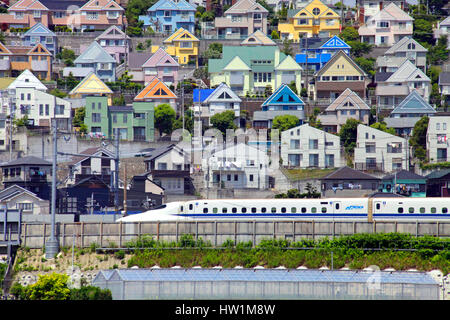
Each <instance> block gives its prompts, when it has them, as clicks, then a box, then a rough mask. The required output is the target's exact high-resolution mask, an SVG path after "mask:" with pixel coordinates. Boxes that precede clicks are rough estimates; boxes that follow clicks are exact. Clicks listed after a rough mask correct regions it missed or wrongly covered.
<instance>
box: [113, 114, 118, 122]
mask: <svg viewBox="0 0 450 320" xmlns="http://www.w3.org/2000/svg"><path fill="white" fill-rule="evenodd" d="M112 120H113V123H117V115H116V114H113V116H112Z"/></svg>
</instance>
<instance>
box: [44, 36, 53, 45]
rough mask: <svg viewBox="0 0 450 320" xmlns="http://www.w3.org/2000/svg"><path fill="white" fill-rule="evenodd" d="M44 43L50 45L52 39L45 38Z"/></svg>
mask: <svg viewBox="0 0 450 320" xmlns="http://www.w3.org/2000/svg"><path fill="white" fill-rule="evenodd" d="M45 43H47V44H52V43H53V38H52V37H45Z"/></svg>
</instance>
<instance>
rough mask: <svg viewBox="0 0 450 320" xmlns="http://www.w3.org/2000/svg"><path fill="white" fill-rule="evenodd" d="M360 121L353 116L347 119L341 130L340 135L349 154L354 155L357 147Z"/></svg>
mask: <svg viewBox="0 0 450 320" xmlns="http://www.w3.org/2000/svg"><path fill="white" fill-rule="evenodd" d="M359 123H360V122H359V121H358V120H356V119H353V118H349V119H347V121H346V122H345V123H344V125H342V127H341V130H339V137H340V138H341V142H342V144H343V146H344V148H345V151H346V153H347V154H348V155H353V151H354V149H355V147H356V136H357V133H358V125H359Z"/></svg>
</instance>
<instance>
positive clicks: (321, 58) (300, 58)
mask: <svg viewBox="0 0 450 320" xmlns="http://www.w3.org/2000/svg"><path fill="white" fill-rule="evenodd" d="M330 59H331V53H322V54H318V55H317V56H316V58H308V63H327V62H328V60H330ZM295 62H297V63H306V54H304V53H299V54H296V55H295Z"/></svg>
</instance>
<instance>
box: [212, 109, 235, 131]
mask: <svg viewBox="0 0 450 320" xmlns="http://www.w3.org/2000/svg"><path fill="white" fill-rule="evenodd" d="M210 121H211V124H212V126H213V127H214V128H216V129H218V130H220V131H221V132H222V134H224V135H225V134H226V132H227V129H233V130H234V129H236V125H235V124H234V111H233V110H227V111H224V112H221V113H216V114H215V115H213V116H212V117H211V119H210Z"/></svg>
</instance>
